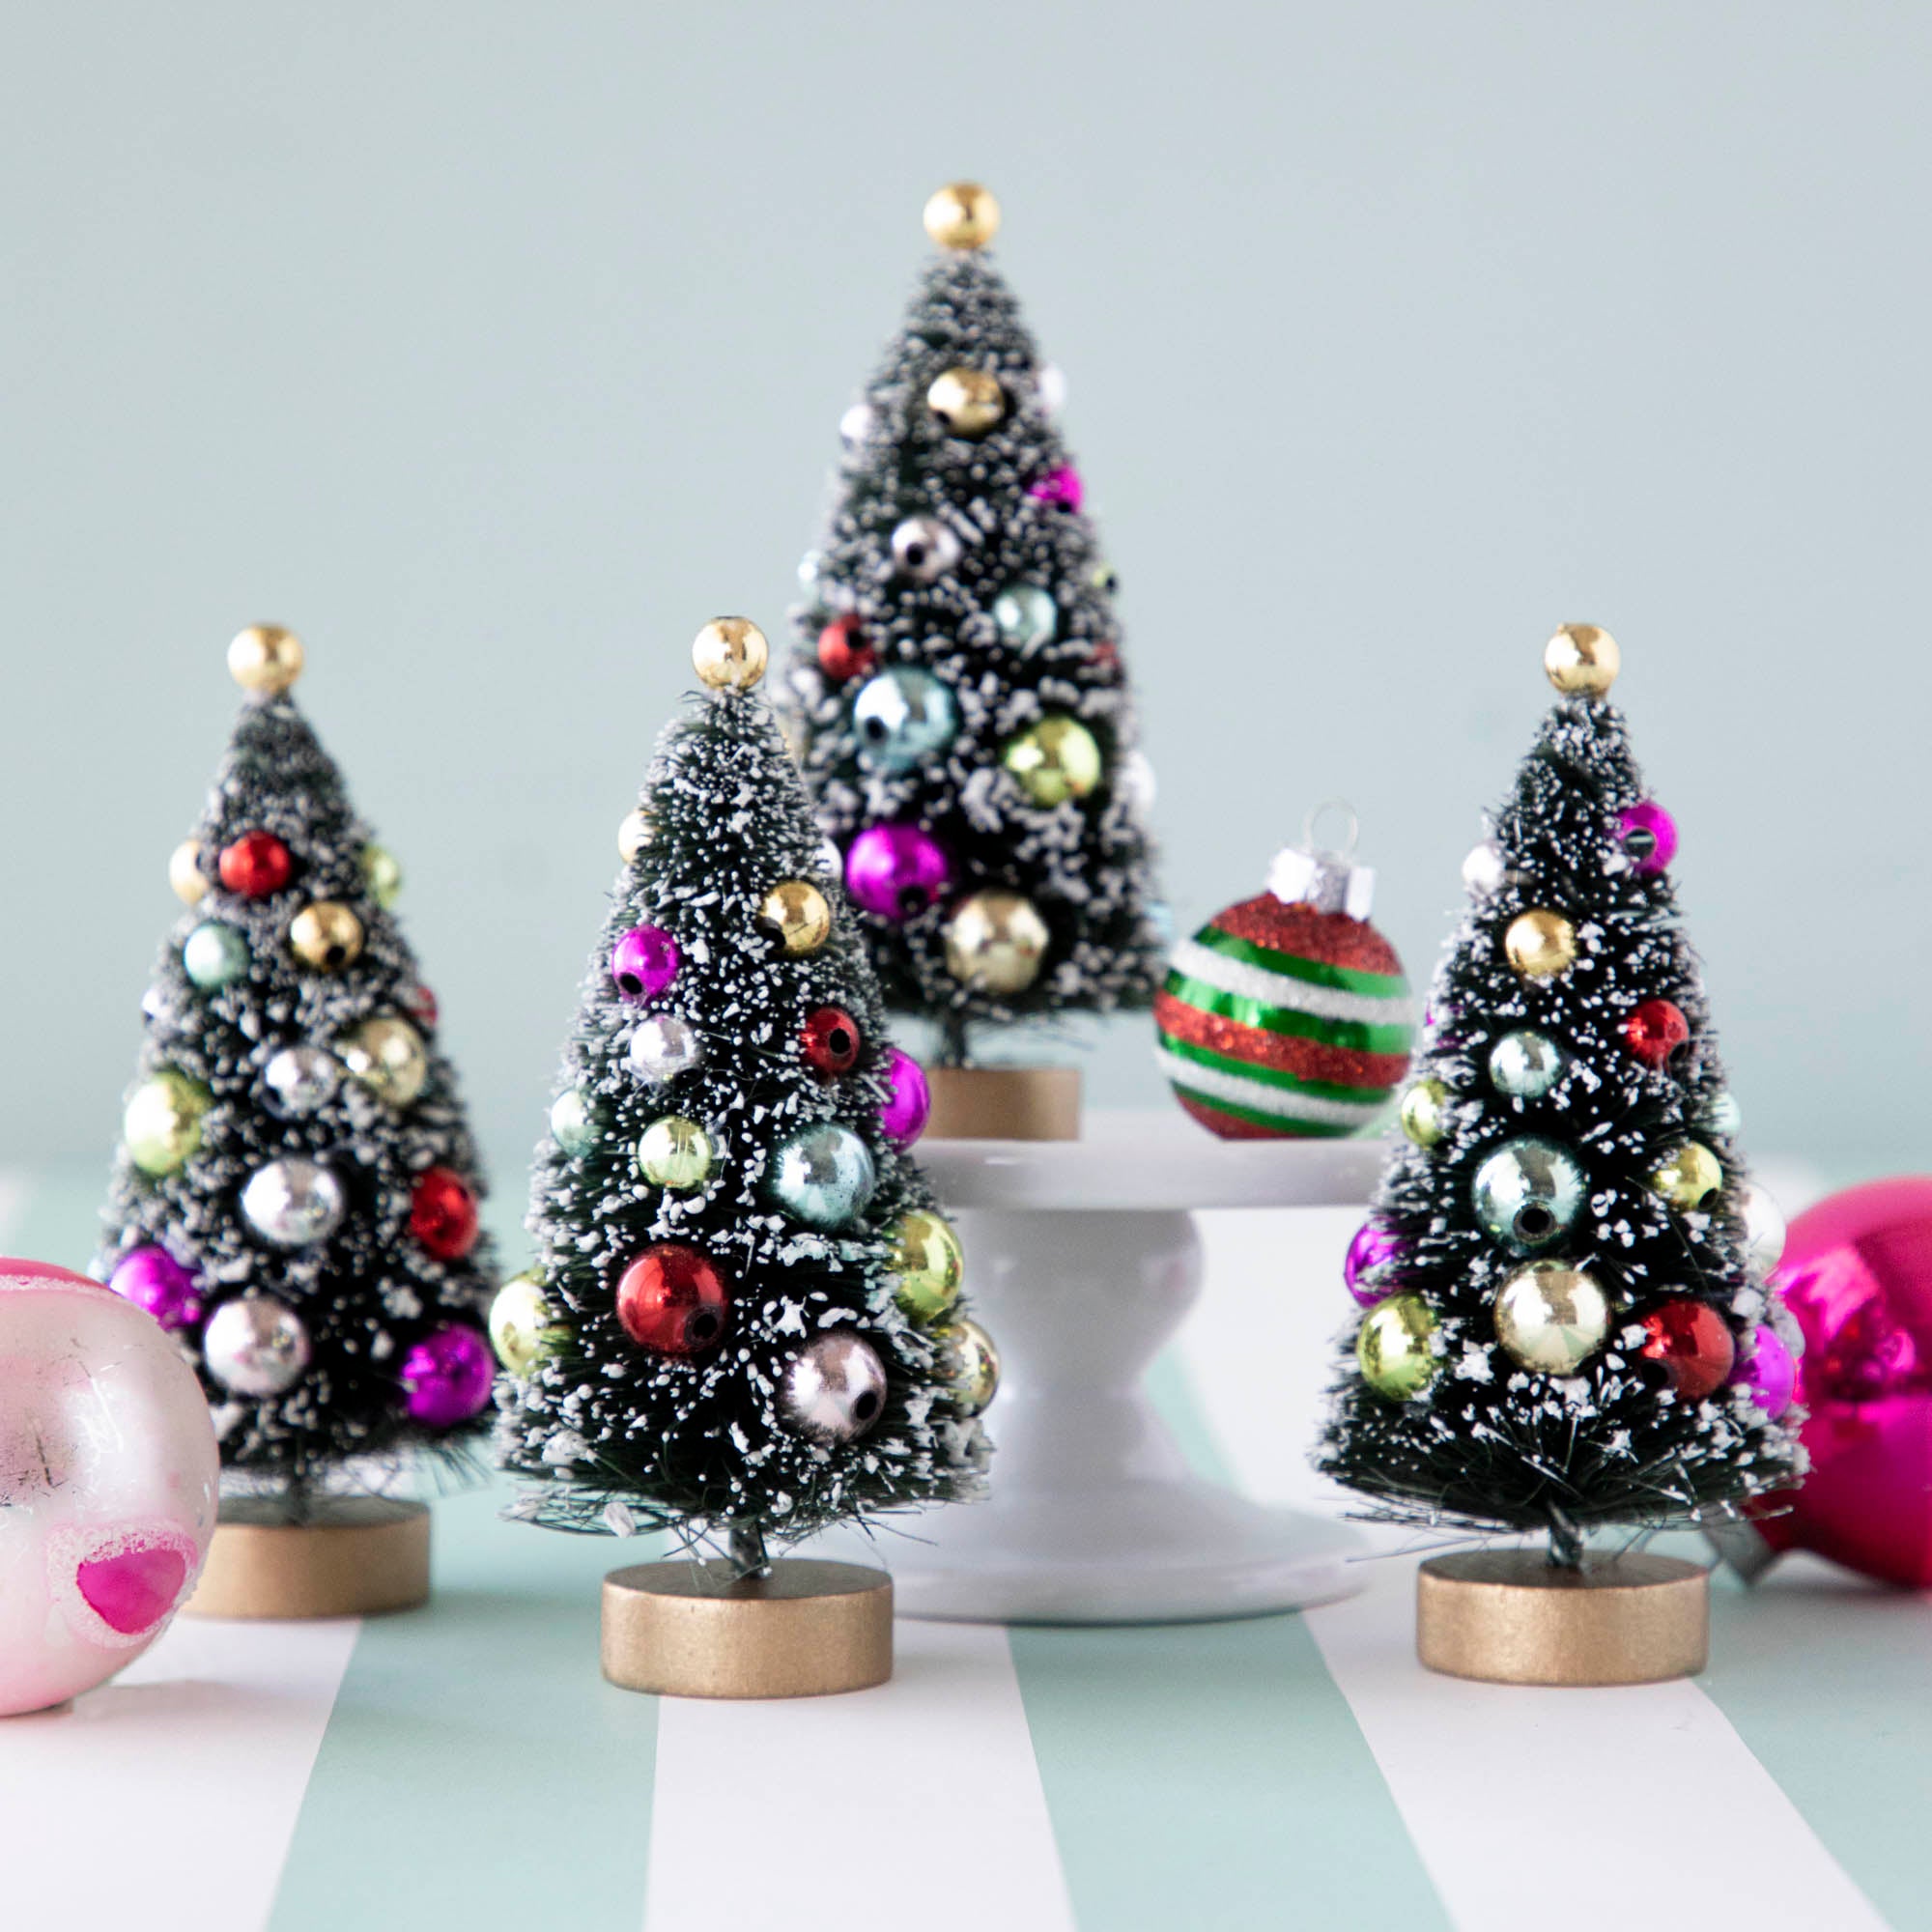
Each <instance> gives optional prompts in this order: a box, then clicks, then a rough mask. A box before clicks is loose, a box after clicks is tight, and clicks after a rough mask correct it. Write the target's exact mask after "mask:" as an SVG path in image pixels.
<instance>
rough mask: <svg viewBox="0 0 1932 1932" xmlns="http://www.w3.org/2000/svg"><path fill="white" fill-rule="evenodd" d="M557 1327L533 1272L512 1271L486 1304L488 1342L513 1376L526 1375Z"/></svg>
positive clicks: (553, 1340) (544, 1352)
mask: <svg viewBox="0 0 1932 1932" xmlns="http://www.w3.org/2000/svg"><path fill="white" fill-rule="evenodd" d="M560 1332H561V1331H560V1330H559V1329H558V1328H557V1327H556V1325H555V1323H554V1321H553V1319H552V1316H551V1311H550V1304H549V1302H548V1301H546V1300H545V1299H544V1292H543V1283H542V1281H541V1280H540V1279H539V1278H538V1277H537V1276H536V1275H534V1274H518V1275H512V1276H511V1277H510V1279H509V1280H508V1281H506V1282H505V1283H504V1284H503V1285H502V1287H501V1288H499V1289H498V1290H497V1298H496V1299H495V1300H494V1301H492V1302H491V1304H490V1346H491V1347H492V1348H493V1349H495V1350H496V1351H497V1360H498V1361H499V1362H501V1363H502V1365H503V1367H504V1368H505V1369H506V1370H508V1371H509V1373H510V1374H511V1375H513V1376H517V1377H526V1376H527V1375H528V1374H529V1373H530V1371H531V1370H532V1369H534V1368H535V1367H536V1365H537V1364H538V1363H539V1362H540V1361H542V1360H543V1358H544V1356H545V1355H547V1354H548V1353H549V1352H550V1350H552V1349H553V1348H554V1347H555V1346H556V1343H557V1341H558V1339H559V1338H560Z"/></svg>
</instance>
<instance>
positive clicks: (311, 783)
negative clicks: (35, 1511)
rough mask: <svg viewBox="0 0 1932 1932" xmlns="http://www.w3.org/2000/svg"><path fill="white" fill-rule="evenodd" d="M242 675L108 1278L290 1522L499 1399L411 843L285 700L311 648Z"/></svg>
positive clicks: (170, 977)
mask: <svg viewBox="0 0 1932 1932" xmlns="http://www.w3.org/2000/svg"><path fill="white" fill-rule="evenodd" d="M229 666H230V669H231V671H232V672H233V674H234V675H235V677H236V680H237V681H238V682H239V683H240V684H241V685H242V686H243V688H244V689H245V690H246V691H247V693H248V696H247V698H246V701H245V702H244V704H243V706H242V710H241V717H240V719H239V720H238V722H237V724H236V726H235V732H234V736H233V738H232V739H231V741H230V743H229V748H228V753H227V755H226V757H225V758H224V759H223V760H222V764H221V768H220V771H219V772H218V774H217V775H216V778H215V781H214V788H213V794H212V795H211V797H210V799H209V802H208V806H207V809H206V810H205V811H204V812H203V814H202V818H201V822H200V824H199V825H198V826H197V827H196V829H195V833H194V836H193V837H192V838H189V839H187V840H186V841H185V843H183V844H182V845H181V846H179V847H178V848H177V849H176V851H175V854H174V857H173V860H172V862H171V863H170V866H169V878H170V881H171V882H172V884H173V886H174V889H175V891H176V893H177V894H178V895H179V896H180V897H181V898H182V899H184V900H185V902H186V905H187V908H188V909H187V910H186V912H185V913H184V914H183V916H182V918H181V920H180V922H179V923H177V925H176V926H175V929H174V930H173V932H171V933H170V934H169V936H168V940H167V943H166V945H165V946H164V947H163V949H162V952H161V956H160V960H159V963H158V965H157V967H156V972H155V980H154V984H153V986H152V987H151V988H150V990H149V992H148V995H147V999H146V1001H145V1003H144V1011H145V1013H146V1017H147V1033H146V1037H145V1039H144V1041H143V1044H142V1049H141V1059H140V1070H139V1073H138V1075H137V1077H136V1082H135V1085H134V1087H133V1088H132V1090H131V1091H130V1093H129V1094H128V1103H127V1111H126V1117H125V1121H124V1127H123V1140H122V1145H121V1148H120V1151H119V1153H118V1155H117V1157H116V1161H115V1168H114V1176H113V1181H112V1187H111V1192H110V1196H109V1200H108V1204H107V1209H106V1215H105V1222H106V1238H105V1242H104V1245H103V1247H102V1249H101V1251H100V1255H99V1261H98V1264H97V1272H98V1273H99V1274H100V1275H101V1276H102V1278H103V1279H105V1280H106V1281H107V1282H108V1283H109V1285H110V1286H112V1287H113V1288H115V1289H117V1290H119V1291H120V1292H121V1293H124V1294H126V1295H128V1296H129V1297H131V1298H132V1299H134V1300H136V1301H139V1302H140V1303H141V1304H142V1305H143V1306H144V1307H146V1308H147V1309H148V1310H149V1312H150V1313H151V1314H153V1315H154V1316H155V1317H156V1319H157V1320H158V1321H160V1322H161V1324H162V1325H163V1326H164V1327H166V1328H168V1329H169V1330H171V1331H172V1332H173V1333H174V1334H175V1336H176V1337H177V1338H178V1340H179V1342H180V1344H181V1347H182V1349H183V1350H184V1351H185V1354H186V1355H187V1357H188V1359H189V1360H190V1361H191V1362H192V1363H193V1364H194V1366H195V1369H196V1371H197V1372H198V1374H199V1375H200V1377H201V1381H202V1386H203V1388H204V1389H205V1391H206V1392H207V1395H208V1400H209V1402H210V1404H211V1406H212V1407H213V1414H214V1419H215V1427H216V1432H217V1434H218V1435H219V1438H220V1442H221V1457H222V1464H223V1469H224V1472H225V1474H226V1475H227V1477H229V1478H230V1479H232V1480H231V1481H230V1482H229V1484H228V1485H227V1486H228V1487H229V1488H230V1489H231V1491H232V1490H238V1489H239V1490H243V1491H253V1492H266V1493H267V1494H268V1495H269V1496H270V1498H272V1500H273V1502H274V1504H275V1506H276V1509H277V1510H278V1511H279V1513H281V1514H282V1515H284V1516H286V1517H287V1518H289V1519H290V1520H302V1519H303V1518H304V1517H306V1516H308V1515H310V1514H311V1513H312V1511H313V1510H314V1508H315V1507H316V1506H317V1504H318V1503H319V1502H320V1500H321V1499H322V1497H323V1496H324V1495H325V1494H326V1493H327V1492H332V1491H339V1490H343V1489H352V1490H353V1489H355V1488H359V1487H364V1486H367V1485H370V1484H372V1483H375V1482H377V1481H378V1479H379V1477H380V1476H381V1474H382V1465H384V1464H387V1463H394V1462H396V1461H398V1460H401V1459H405V1458H409V1457H411V1456H412V1455H416V1454H421V1453H427V1454H429V1455H431V1456H434V1457H437V1458H440V1459H443V1460H444V1461H447V1462H452V1463H458V1464H461V1463H465V1462H466V1461H471V1462H473V1460H474V1448H475V1446H476V1443H477V1438H478V1435H479V1432H480V1431H481V1430H482V1429H484V1427H485V1426H486V1425H485V1423H484V1419H483V1410H484V1409H485V1408H487V1406H489V1399H490V1387H491V1362H490V1351H489V1347H488V1344H487V1342H486V1341H485V1339H484V1334H483V1329H482V1318H483V1311H484V1308H485V1306H486V1305H487V1301H488V1293H489V1288H488V1284H489V1282H490V1280H491V1273H492V1270H491V1262H490V1255H489V1250H488V1244H487V1243H486V1242H485V1241H484V1240H483V1238H482V1237H481V1236H480V1235H479V1232H478V1215H477V1204H478V1200H479V1197H480V1195H481V1193H482V1183H481V1180H480V1179H479V1172H478V1164H477V1157H476V1150H475V1148H474V1146H473V1145H472V1143H471V1140H470V1136H469V1127H468V1125H467V1123H466V1122H465V1119H464V1114H463V1109H462V1106H461V1104H460V1102H459V1100H458V1097H457V1093H456V1083H455V1079H454V1076H453V1075H452V1073H451V1070H450V1067H449V1064H448V1062H447V1061H446V1060H445V1059H444V1058H443V1056H442V1055H441V1054H440V1052H439V1051H438V1050H437V1049H436V1046H435V1044H434V1037H435V1030H436V1002H435V1000H434V999H433V998H432V996H431V995H430V993H429V991H428V989H427V988H426V987H425V986H424V985H423V983H422V981H421V980H420V979H419V978H418V977H417V973H416V964H415V960H414V958H413V957H412V954H411V952H410V949H409V947H408V945H407V944H406V943H405V941H404V939H403V936H402V933H401V931H400V929H399V928H398V926H397V924H396V922H395V921H394V919H393V918H392V917H391V915H390V912H389V907H390V905H391V904H392V903H393V901H394V898H395V895H396V893H397V890H398V888H399V886H400V883H401V875H400V872H399V870H398V868H397V867H396V864H395V861H394V860H393V859H392V858H391V857H390V856H389V855H388V853H386V852H385V851H384V849H383V848H382V847H381V846H379V845H377V844H375V843H374V842H373V840H372V839H371V838H370V834H369V830H368V828H367V826H365V825H364V824H363V823H362V821H361V820H360V819H359V818H358V817H357V816H356V815H355V811H354V810H353V809H352V808H351V806H350V803H349V800H348V797H347V794H346V793H345V791H344V788H343V783H342V779H341V775H340V773H338V771H337V770H336V768H335V765H334V763H333V762H332V761H331V760H330V758H329V757H328V755H327V753H325V752H324V751H323V749H322V747H321V745H320V744H319V743H318V742H317V740H316V737H315V734H314V732H313V731H311V730H310V728H309V726H308V725H307V723H306V722H305V721H304V719H303V718H302V716H301V713H300V712H299V711H298V709H297V707H296V703H295V700H294V698H293V697H291V696H289V692H290V688H291V686H293V685H294V683H295V681H296V678H297V676H298V673H299V671H300V668H301V646H300V644H299V643H298V641H297V639H295V638H294V637H293V636H291V635H290V634H289V633H288V632H286V631H280V630H275V629H271V628H268V627H258V628H256V629H253V630H249V631H244V632H243V633H242V634H241V636H240V637H239V638H238V639H236V640H235V642H234V644H233V645H232V646H231V647H230V651H229Z"/></svg>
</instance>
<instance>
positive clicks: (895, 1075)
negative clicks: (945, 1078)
mask: <svg viewBox="0 0 1932 1932" xmlns="http://www.w3.org/2000/svg"><path fill="white" fill-rule="evenodd" d="M886 1085H887V1088H888V1089H889V1092H888V1093H887V1095H886V1103H885V1105H884V1106H883V1107H881V1108H880V1109H879V1125H880V1126H881V1127H882V1128H884V1130H885V1135H886V1138H887V1139H888V1140H889V1141H891V1142H892V1144H893V1145H894V1146H895V1147H897V1148H909V1147H911V1146H912V1144H913V1142H914V1141H916V1140H918V1139H919V1137H920V1135H921V1134H923V1133H924V1131H925V1123H926V1121H927V1119H928V1118H929V1117H930V1116H931V1113H932V1093H931V1090H930V1089H929V1088H928V1087H927V1086H926V1084H925V1069H924V1068H923V1066H921V1065H920V1064H919V1062H918V1061H916V1060H915V1059H914V1058H913V1057H912V1055H911V1054H909V1053H903V1052H901V1051H900V1050H899V1049H898V1048H897V1047H893V1048H892V1049H891V1050H890V1056H889V1058H888V1059H887V1062H886Z"/></svg>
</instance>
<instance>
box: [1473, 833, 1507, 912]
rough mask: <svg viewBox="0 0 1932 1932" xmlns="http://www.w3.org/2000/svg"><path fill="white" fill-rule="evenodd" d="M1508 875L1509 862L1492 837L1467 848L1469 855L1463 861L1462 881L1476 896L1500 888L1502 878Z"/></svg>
mask: <svg viewBox="0 0 1932 1932" xmlns="http://www.w3.org/2000/svg"><path fill="white" fill-rule="evenodd" d="M1508 875H1509V862H1508V861H1507V860H1506V859H1505V858H1504V857H1503V848H1502V847H1501V846H1500V845H1498V844H1497V843H1496V841H1495V840H1494V839H1493V838H1485V839H1484V840H1483V842H1482V843H1481V844H1480V845H1472V846H1471V847H1470V848H1469V856H1468V857H1467V858H1466V859H1464V860H1463V885H1465V886H1466V887H1467V888H1468V889H1469V891H1470V892H1472V893H1474V894H1475V895H1476V896H1477V897H1478V898H1488V897H1489V895H1491V894H1492V893H1493V892H1497V891H1499V890H1500V889H1501V887H1502V883H1503V880H1504V879H1505V878H1506V877H1507V876H1508Z"/></svg>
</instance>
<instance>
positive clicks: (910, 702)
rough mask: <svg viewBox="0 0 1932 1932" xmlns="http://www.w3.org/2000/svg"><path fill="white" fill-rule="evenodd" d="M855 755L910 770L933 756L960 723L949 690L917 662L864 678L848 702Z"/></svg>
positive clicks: (878, 766) (887, 768)
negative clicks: (850, 711)
mask: <svg viewBox="0 0 1932 1932" xmlns="http://www.w3.org/2000/svg"><path fill="white" fill-rule="evenodd" d="M852 728H853V730H854V731H855V732H857V734H858V738H859V758H860V762H861V763H863V764H867V765H870V766H871V767H872V768H873V769H874V770H875V771H884V772H908V771H911V770H912V768H913V767H914V766H915V765H923V764H924V763H925V762H926V761H927V759H929V758H935V757H937V756H938V755H939V753H942V752H943V751H945V749H946V748H947V746H949V745H950V744H952V740H953V737H954V735H955V734H956V733H957V731H958V729H959V711H958V707H957V706H956V705H955V704H954V703H953V701H952V690H951V689H950V688H949V687H948V686H947V685H945V684H943V683H942V682H941V681H940V680H939V679H938V678H936V677H934V676H933V674H932V673H931V672H930V671H929V670H922V669H921V668H919V667H918V666H917V665H895V666H893V668H891V669H890V670H882V671H881V672H880V673H879V674H878V676H877V677H874V678H868V679H867V682H866V684H865V686H864V688H863V689H862V690H861V691H860V693H859V696H858V697H857V698H856V699H855V700H854V702H853V705H852Z"/></svg>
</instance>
